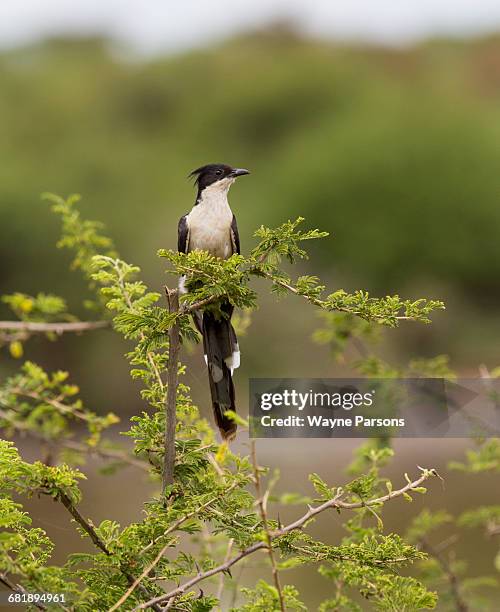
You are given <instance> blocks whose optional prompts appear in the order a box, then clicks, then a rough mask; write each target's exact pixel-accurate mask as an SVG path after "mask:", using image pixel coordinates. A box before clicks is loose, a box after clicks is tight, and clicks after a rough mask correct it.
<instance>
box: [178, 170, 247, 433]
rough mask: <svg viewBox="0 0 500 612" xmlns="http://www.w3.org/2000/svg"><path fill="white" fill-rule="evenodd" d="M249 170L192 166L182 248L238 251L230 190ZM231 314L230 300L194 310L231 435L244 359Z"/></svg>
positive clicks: (217, 409) (219, 418) (218, 413)
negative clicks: (193, 190)
mask: <svg viewBox="0 0 500 612" xmlns="http://www.w3.org/2000/svg"><path fill="white" fill-rule="evenodd" d="M245 174H249V172H248V170H245V169H244V168H232V167H231V166H227V165H225V164H208V165H206V166H202V167H201V168H197V169H196V170H193V172H191V174H190V175H189V176H190V177H194V178H195V183H196V186H197V188H198V194H197V196H196V202H195V204H194V206H193V208H192V210H191V212H190V213H188V214H187V215H184V216H183V217H181V219H180V221H179V227H178V243H177V244H178V250H179V252H181V253H190V252H191V251H194V250H200V251H207V252H208V253H210V254H211V255H214V256H215V257H220V258H221V259H227V258H228V257H231V255H233V253H238V254H239V253H240V238H239V235H238V226H237V225H236V217H235V216H234V214H233V212H232V210H231V208H230V207H229V203H228V199H227V195H228V192H229V188H230V187H231V185H232V184H233V183H234V181H235V180H236V179H237V178H238V177H239V176H243V175H245ZM183 292H184V293H185V292H186V288H185V278H184V277H182V278H181V279H180V281H179V293H183ZM232 314H233V306H232V305H231V304H230V303H229V302H228V301H225V302H223V303H222V304H221V305H220V311H218V312H215V311H214V310H208V309H207V310H205V311H204V312H203V313H199V312H196V313H195V314H194V321H195V324H196V327H197V328H198V331H199V332H200V333H201V334H202V336H203V347H204V351H205V360H206V362H207V366H208V379H209V382H210V393H211V396H212V405H213V410H214V417H215V421H216V423H217V426H218V428H219V430H220V432H221V435H222V437H223V438H224V439H231V438H233V437H234V435H235V433H236V424H235V423H234V421H232V420H231V419H229V418H228V417H226V416H225V412H226V411H227V410H232V411H236V405H235V397H234V385H233V371H234V370H235V368H237V367H239V365H240V350H239V346H238V339H237V338H236V333H235V331H234V328H233V326H232V325H231V316H232Z"/></svg>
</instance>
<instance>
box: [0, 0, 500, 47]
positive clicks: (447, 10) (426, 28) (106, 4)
mask: <svg viewBox="0 0 500 612" xmlns="http://www.w3.org/2000/svg"><path fill="white" fill-rule="evenodd" d="M278 20H288V21H292V22H295V23H297V24H300V27H301V28H302V29H303V30H304V31H306V32H308V33H310V34H315V35H320V36H335V37H336V38H345V39H364V40H369V41H376V42H384V43H389V44H404V43H407V42H411V41H414V40H418V39H419V38H424V37H428V36H432V35H440V34H443V35H452V36H462V35H469V34H477V33H487V32H491V31H495V30H498V29H500V2H499V1H498V0H376V1H375V0H343V1H342V2H339V1H338V0H184V1H182V2H174V1H173V0H21V1H19V0H1V1H0V47H10V46H13V45H18V44H23V43H26V42H29V41H32V40H37V39H39V38H43V37H46V36H48V35H53V34H62V33H72V34H82V35H85V34H95V33H98V34H107V35H110V36H112V37H113V38H115V39H117V40H118V41H120V42H127V43H132V45H133V46H134V47H135V48H136V49H137V50H138V51H140V52H142V53H155V52H160V51H165V50H169V51H175V50H181V49H185V48H189V47H194V46H198V45H203V44H205V43H207V42H210V41H212V40H217V39H219V38H223V37H226V36H228V35H229V34H235V33H237V32H238V31H241V30H246V29H249V28H252V27H259V26H262V25H266V24H267V23H269V22H272V21H278Z"/></svg>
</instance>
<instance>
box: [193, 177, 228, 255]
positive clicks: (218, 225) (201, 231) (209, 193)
mask: <svg viewBox="0 0 500 612" xmlns="http://www.w3.org/2000/svg"><path fill="white" fill-rule="evenodd" d="M228 188H229V186H224V185H218V184H216V185H213V186H210V187H207V188H206V189H204V190H203V193H202V195H201V198H200V200H199V202H198V204H197V205H196V206H195V207H194V208H193V209H192V210H191V212H190V213H189V215H188V218H187V222H188V227H189V250H190V251H194V250H195V249H198V250H202V251H208V252H209V253H210V254H211V255H214V256H216V257H220V258H221V259H227V258H228V257H230V256H231V255H232V251H233V248H232V243H231V223H232V220H233V213H232V211H231V208H230V207H229V203H228V201H227V191H228Z"/></svg>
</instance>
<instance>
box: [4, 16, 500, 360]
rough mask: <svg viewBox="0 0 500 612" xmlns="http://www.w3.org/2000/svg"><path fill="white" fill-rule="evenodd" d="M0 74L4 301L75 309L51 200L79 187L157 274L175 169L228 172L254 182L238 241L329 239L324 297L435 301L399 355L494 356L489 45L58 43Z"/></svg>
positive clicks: (499, 262)
mask: <svg viewBox="0 0 500 612" xmlns="http://www.w3.org/2000/svg"><path fill="white" fill-rule="evenodd" d="M0 82H1V88H0V117H1V121H0V226H1V228H2V240H1V242H0V261H1V268H0V290H1V292H2V293H4V292H11V291H14V290H20V291H26V292H28V293H34V292H36V291H38V290H45V291H46V290H51V291H54V292H56V293H60V294H63V295H70V297H72V298H73V301H74V303H75V304H77V303H78V302H79V297H80V295H81V293H80V288H79V285H78V284H77V283H75V279H74V278H72V277H71V276H69V275H68V274H67V273H66V264H67V260H66V259H65V257H64V256H61V254H58V253H57V252H55V250H54V249H53V248H52V245H53V243H54V241H55V239H56V236H57V227H56V224H55V221H54V219H53V218H51V216H50V215H49V214H48V213H47V207H46V205H45V204H43V203H41V202H40V201H39V193H41V192H43V191H47V190H50V191H54V192H58V193H61V194H68V193H70V192H79V193H81V194H82V195H83V196H84V198H85V203H84V210H85V211H86V215H87V216H90V217H93V218H100V219H102V220H104V221H105V222H106V224H107V226H108V228H109V231H110V233H111V234H112V235H113V236H114V237H115V238H116V239H117V242H118V245H119V247H120V250H121V252H122V253H123V255H124V256H125V257H126V258H128V259H129V260H132V261H134V262H137V263H139V264H140V265H141V266H142V267H143V269H144V270H145V273H146V277H147V278H148V280H150V282H152V283H153V284H155V283H156V284H158V283H159V282H162V280H163V278H161V277H160V275H161V268H160V265H159V264H158V262H157V261H156V259H155V257H154V252H155V250H156V249H157V248H159V247H169V246H173V245H174V243H175V234H176V227H175V226H176V222H177V219H178V217H179V216H180V215H181V214H183V213H184V212H185V211H187V210H188V209H189V208H190V206H191V205H192V202H193V199H194V192H193V190H192V187H191V186H190V184H189V183H188V182H187V181H186V180H185V177H186V175H187V173H188V172H189V171H190V170H191V169H192V168H194V167H197V166H198V165H200V164H203V163H206V162H211V161H224V162H227V163H232V164H237V165H241V166H245V167H249V168H250V169H251V170H252V173H253V174H252V177H250V178H249V179H247V180H245V184H244V185H243V184H242V183H243V181H242V182H241V183H240V184H238V186H236V187H235V188H233V194H232V203H233V207H234V209H235V211H236V213H237V215H238V220H239V225H240V233H241V234H242V239H243V245H244V248H245V247H246V248H248V246H249V241H250V237H251V234H252V231H253V230H254V228H255V227H256V226H258V225H260V224H261V223H264V224H267V225H273V224H277V223H279V222H281V221H282V220H284V219H286V218H293V217H296V216H297V215H299V214H301V215H304V216H306V218H307V221H308V223H309V224H310V225H312V226H319V227H321V228H322V229H326V230H328V231H330V232H332V234H333V238H331V239H328V240H325V241H322V244H320V245H319V246H317V247H315V251H314V253H313V255H314V263H312V264H311V269H313V270H314V271H315V272H317V271H318V265H319V267H320V268H322V273H323V274H326V276H327V277H330V278H331V279H332V282H333V284H335V285H336V286H337V285H339V284H342V285H344V286H345V287H346V289H354V288H358V287H364V288H367V289H369V290H372V291H374V292H375V293H378V294H380V293H392V292H400V293H402V294H405V295H415V296H416V294H417V293H422V294H423V295H424V294H425V295H428V296H429V297H430V296H433V297H441V298H444V299H447V300H448V306H449V308H448V313H447V314H446V315H442V316H440V317H438V326H437V329H438V331H437V332H429V331H425V332H418V333H419V334H421V333H424V337H423V340H422V338H421V339H420V343H419V344H418V343H417V344H414V346H412V349H413V348H415V347H417V348H422V349H424V350H425V349H426V348H428V349H429V350H438V351H439V352H451V353H453V354H454V355H455V357H456V359H458V361H459V363H460V364H461V365H462V366H471V365H473V364H475V363H476V362H477V361H478V360H481V359H486V360H487V359H488V358H489V357H493V352H492V350H491V348H492V347H491V345H490V344H489V341H490V339H491V335H492V329H493V327H494V329H495V330H500V317H499V316H498V314H497V312H498V309H497V308H495V307H494V304H496V302H497V300H498V297H499V296H500V289H499V283H498V278H499V276H500V257H499V256H498V227H499V223H500V206H499V196H500V172H499V168H500V146H499V143H500V105H499V101H500V38H498V37H490V38H487V39H481V40H470V41H434V42H428V43H426V44H421V45H420V46H418V47H415V48H409V49H404V50H397V49H384V48H381V47H365V46H357V47H356V46H347V45H338V44H334V43H330V42H328V43H327V42H318V41H313V40H307V39H305V38H303V37H301V36H299V35H297V34H295V33H294V32H293V31H291V30H289V29H287V28H285V27H275V28H271V29H269V30H266V31H262V32H255V33H251V34H248V35H246V36H243V37H240V38H236V39H233V40H230V41H228V42H225V43H224V44H219V45H218V46H216V47H211V48H209V49H204V50H199V51H191V52H188V53H185V54H182V55H177V56H169V57H162V58H157V59H152V60H147V61H146V60H143V61H139V60H138V59H137V58H133V57H129V56H126V55H125V54H124V53H121V54H120V53H118V52H117V51H116V50H114V49H113V48H112V47H111V46H110V45H109V44H108V43H107V42H106V41H105V40H101V39H74V40H71V39H68V40H62V39H61V40H52V41H48V42H45V43H40V44H37V45H35V46H31V47H28V48H20V49H17V50H14V51H9V52H4V53H3V54H2V55H1V56H0ZM236 192H237V193H236ZM34 266H35V267H36V270H34ZM160 278H161V280H160ZM443 317H446V323H442V324H441V327H439V320H440V319H441V320H442V321H444V318H443ZM492 326H493V327H492ZM436 333H438V334H439V341H438V340H436Z"/></svg>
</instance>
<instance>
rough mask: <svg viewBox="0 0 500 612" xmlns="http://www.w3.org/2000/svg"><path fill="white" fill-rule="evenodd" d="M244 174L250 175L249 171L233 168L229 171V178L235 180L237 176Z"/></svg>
mask: <svg viewBox="0 0 500 612" xmlns="http://www.w3.org/2000/svg"><path fill="white" fill-rule="evenodd" d="M244 174H250V171H249V170H245V168H234V169H233V170H232V171H231V174H230V176H232V177H235V178H236V177H237V176H243V175H244Z"/></svg>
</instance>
